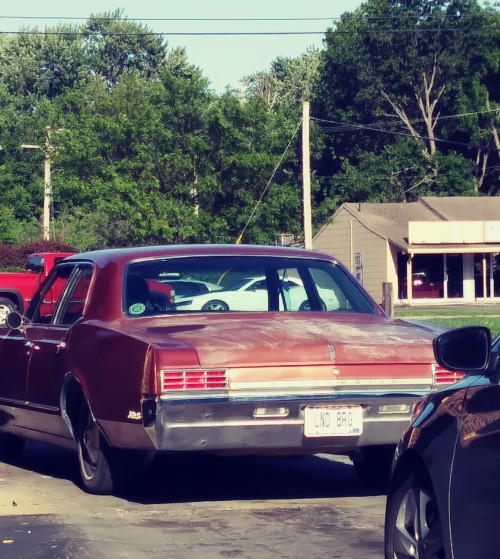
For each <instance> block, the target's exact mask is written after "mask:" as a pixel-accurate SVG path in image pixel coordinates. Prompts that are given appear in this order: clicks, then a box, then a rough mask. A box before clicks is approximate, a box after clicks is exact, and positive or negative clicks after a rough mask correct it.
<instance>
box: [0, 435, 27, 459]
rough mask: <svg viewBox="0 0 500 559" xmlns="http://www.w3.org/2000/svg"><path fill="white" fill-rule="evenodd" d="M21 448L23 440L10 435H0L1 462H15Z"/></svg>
mask: <svg viewBox="0 0 500 559" xmlns="http://www.w3.org/2000/svg"><path fill="white" fill-rule="evenodd" d="M23 448H24V439H21V438H20V437H16V436H15V435H11V434H10V433H0V460H1V461H2V462H4V461H5V462H12V461H14V460H17V458H19V456H20V455H21V452H22V451H23Z"/></svg>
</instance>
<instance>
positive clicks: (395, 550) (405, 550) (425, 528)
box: [385, 474, 446, 559]
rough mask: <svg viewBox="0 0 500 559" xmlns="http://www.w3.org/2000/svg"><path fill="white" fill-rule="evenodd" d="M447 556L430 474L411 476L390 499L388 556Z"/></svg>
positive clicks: (428, 558)
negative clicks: (428, 475) (429, 477)
mask: <svg viewBox="0 0 500 559" xmlns="http://www.w3.org/2000/svg"><path fill="white" fill-rule="evenodd" d="M410 557H418V558H419V559H445V557H446V554H445V544H444V538H443V529H442V525H441V517H440V514H439V508H438V506H437V503H436V497H435V494H434V490H433V489H432V484H431V483H430V481H429V480H428V479H427V476H422V475H414V474H411V475H408V477H407V478H406V479H405V480H404V481H403V482H402V483H401V484H400V485H399V486H398V487H397V489H396V490H395V491H394V492H392V493H391V494H390V495H389V497H388V499H387V508H386V518H385V558H386V559H408V558H410Z"/></svg>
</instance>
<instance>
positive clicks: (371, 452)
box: [351, 445, 395, 487]
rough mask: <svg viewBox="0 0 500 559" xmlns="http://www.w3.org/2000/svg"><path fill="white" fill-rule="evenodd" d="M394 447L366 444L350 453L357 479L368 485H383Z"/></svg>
mask: <svg viewBox="0 0 500 559" xmlns="http://www.w3.org/2000/svg"><path fill="white" fill-rule="evenodd" d="M394 450H395V447H394V446H392V445H390V446H366V447H364V448H361V449H360V450H359V451H358V452H357V453H356V454H354V455H352V456H351V458H352V462H353V464H354V470H355V471H356V474H357V475H358V477H359V479H360V480H361V481H362V482H363V483H364V484H365V485H369V486H377V487H384V486H386V485H387V482H388V480H389V474H390V473H391V465H392V459H393V458H394Z"/></svg>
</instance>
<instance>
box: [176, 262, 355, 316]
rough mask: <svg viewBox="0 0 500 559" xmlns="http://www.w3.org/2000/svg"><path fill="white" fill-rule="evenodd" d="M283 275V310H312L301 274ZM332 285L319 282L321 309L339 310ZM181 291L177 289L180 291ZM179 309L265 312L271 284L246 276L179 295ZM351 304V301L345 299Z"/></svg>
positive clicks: (281, 305)
mask: <svg viewBox="0 0 500 559" xmlns="http://www.w3.org/2000/svg"><path fill="white" fill-rule="evenodd" d="M284 272H285V276H280V286H281V290H282V294H283V297H282V298H281V299H280V304H279V310H288V311H310V310H312V309H311V305H310V301H309V298H308V295H307V291H306V289H305V288H304V285H303V282H302V280H301V279H300V277H299V276H298V275H297V276H296V277H288V276H287V275H286V274H287V273H288V272H287V271H286V270H285V271H284ZM334 288H335V285H333V284H332V286H330V288H329V289H324V288H322V287H320V286H319V285H317V284H316V290H317V292H318V296H319V302H320V305H321V310H339V309H340V302H339V298H338V296H337V291H338V290H335V289H334ZM176 293H177V291H176ZM176 302H177V309H178V310H190V311H193V310H203V311H210V310H217V311H229V310H232V311H265V310H267V306H268V287H267V278H266V276H258V277H244V278H241V279H239V280H238V281H236V282H235V283H233V284H231V285H229V286H228V287H226V288H224V287H219V290H218V291H216V292H214V290H212V291H211V292H206V293H204V294H201V295H195V296H193V297H189V296H188V297H177V298H176ZM344 302H345V304H346V309H347V308H348V307H347V300H345V299H344Z"/></svg>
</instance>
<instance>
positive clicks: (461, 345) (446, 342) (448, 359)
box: [434, 326, 491, 373]
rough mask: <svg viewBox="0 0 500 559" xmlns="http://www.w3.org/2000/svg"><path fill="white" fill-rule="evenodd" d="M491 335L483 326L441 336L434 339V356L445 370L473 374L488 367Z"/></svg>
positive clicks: (458, 329)
mask: <svg viewBox="0 0 500 559" xmlns="http://www.w3.org/2000/svg"><path fill="white" fill-rule="evenodd" d="M490 352H491V333H490V330H489V329H488V328H485V327H483V326H465V327H463V328H456V329H454V330H449V331H448V332H444V333H443V334H440V335H439V336H438V337H437V338H435V339H434V355H435V356H436V360H437V362H438V363H439V365H441V366H442V367H444V368H445V369H448V370H450V371H463V372H465V373H467V372H473V371H481V370H484V369H486V368H487V367H488V364H489V361H490Z"/></svg>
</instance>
